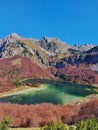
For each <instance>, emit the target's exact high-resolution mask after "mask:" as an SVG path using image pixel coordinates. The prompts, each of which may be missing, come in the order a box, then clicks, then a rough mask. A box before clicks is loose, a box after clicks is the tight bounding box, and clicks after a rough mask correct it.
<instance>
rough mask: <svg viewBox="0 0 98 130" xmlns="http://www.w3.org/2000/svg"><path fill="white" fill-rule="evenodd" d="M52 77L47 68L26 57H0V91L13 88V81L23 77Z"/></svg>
mask: <svg viewBox="0 0 98 130" xmlns="http://www.w3.org/2000/svg"><path fill="white" fill-rule="evenodd" d="M52 77H53V76H52V74H51V73H50V72H49V71H48V70H47V69H45V68H41V67H40V66H38V65H37V64H34V63H33V62H32V61H31V60H30V59H29V58H27V57H22V56H14V57H11V58H3V59H0V92H4V91H8V90H11V89H13V88H15V86H14V85H13V82H15V81H17V80H20V79H23V78H52Z"/></svg>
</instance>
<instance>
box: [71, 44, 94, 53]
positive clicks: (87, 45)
mask: <svg viewBox="0 0 98 130" xmlns="http://www.w3.org/2000/svg"><path fill="white" fill-rule="evenodd" d="M93 47H95V45H94V44H83V45H80V46H78V45H74V46H73V47H72V48H73V49H75V50H79V51H81V52H83V51H88V50H90V49H91V48H93Z"/></svg>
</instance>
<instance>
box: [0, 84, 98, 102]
mask: <svg viewBox="0 0 98 130" xmlns="http://www.w3.org/2000/svg"><path fill="white" fill-rule="evenodd" d="M42 86H43V87H45V89H42V90H39V91H33V90H32V91H29V92H26V93H24V94H19V95H12V96H7V97H4V98H2V99H0V101H1V102H11V103H19V104H37V103H53V104H66V103H69V102H71V101H73V100H79V99H82V98H84V97H86V96H88V95H91V94H98V92H96V90H97V89H96V88H94V87H92V86H89V85H79V84H75V83H66V82H65V83H62V82H57V83H56V82H55V83H53V82H52V83H51V82H50V83H42Z"/></svg>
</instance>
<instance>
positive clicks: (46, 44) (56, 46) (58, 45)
mask: <svg viewBox="0 0 98 130" xmlns="http://www.w3.org/2000/svg"><path fill="white" fill-rule="evenodd" d="M39 45H40V46H41V47H42V48H43V49H45V50H47V51H48V52H49V53H50V54H51V55H55V54H57V53H64V52H66V50H68V48H69V45H67V44H66V43H63V42H61V41H60V40H59V39H57V38H48V37H43V38H42V39H41V40H39Z"/></svg>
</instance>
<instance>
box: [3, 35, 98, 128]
mask: <svg viewBox="0 0 98 130" xmlns="http://www.w3.org/2000/svg"><path fill="white" fill-rule="evenodd" d="M0 115H1V116H0V121H1V120H2V119H3V118H4V116H5V115H6V116H8V117H9V118H10V119H11V120H12V121H13V124H12V127H15V128H16V127H21V128H23V127H28V128H29V127H41V126H45V125H47V124H48V123H49V122H51V121H52V120H53V121H55V122H57V121H58V117H60V118H61V120H62V121H63V122H64V123H65V124H68V125H73V124H75V123H77V122H78V121H81V120H84V119H88V118H92V117H93V118H98V45H93V44H84V45H81V46H78V45H74V46H71V45H69V44H67V43H64V42H62V41H61V40H60V39H58V38H49V37H43V38H41V39H33V38H24V37H22V36H19V35H18V34H16V33H12V34H10V35H8V36H6V37H4V38H2V39H0Z"/></svg>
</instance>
